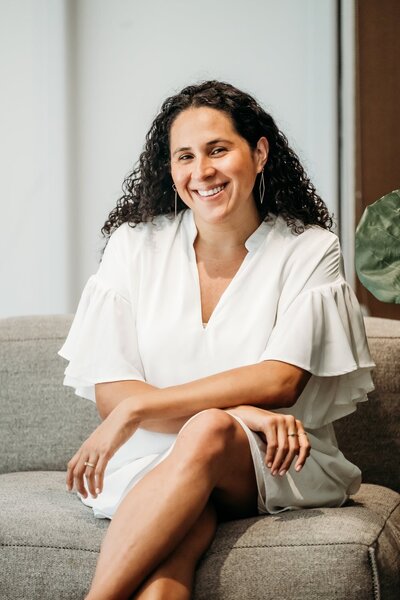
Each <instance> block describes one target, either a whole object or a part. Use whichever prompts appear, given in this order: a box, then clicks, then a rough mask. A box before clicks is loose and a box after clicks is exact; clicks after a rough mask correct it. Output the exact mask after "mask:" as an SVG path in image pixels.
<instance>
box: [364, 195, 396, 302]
mask: <svg viewBox="0 0 400 600" xmlns="http://www.w3.org/2000/svg"><path fill="white" fill-rule="evenodd" d="M355 255H356V270H357V275H358V277H359V279H360V281H361V283H362V284H363V285H364V286H365V287H366V288H367V290H369V291H370V292H371V294H373V295H374V296H375V297H376V298H378V300H382V302H395V303H396V304H400V190H395V191H393V192H390V194H387V195H386V196H383V198H380V200H377V201H376V202H374V203H373V204H371V205H370V206H368V207H367V208H366V209H365V211H364V213H363V216H362V217H361V220H360V222H359V224H358V227H357V230H356V245H355Z"/></svg>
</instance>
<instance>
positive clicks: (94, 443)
mask: <svg viewBox="0 0 400 600" xmlns="http://www.w3.org/2000/svg"><path fill="white" fill-rule="evenodd" d="M138 427H139V421H138V419H135V417H134V416H133V415H132V411H131V410H129V408H128V407H127V405H126V404H124V403H123V402H121V403H120V404H119V405H118V406H117V407H116V408H114V410H113V411H112V412H111V413H110V414H109V415H108V417H107V418H106V419H104V421H103V422H102V423H101V425H99V427H97V429H95V430H94V432H93V433H92V434H91V435H90V436H89V437H88V439H87V440H86V441H85V442H84V443H83V444H82V446H81V447H80V448H79V450H78V452H76V454H74V456H73V457H72V458H71V460H70V461H69V463H68V469H67V477H66V483H67V489H68V490H69V491H71V490H72V489H74V488H75V490H76V491H77V492H79V493H80V494H82V496H83V497H84V498H86V497H87V491H86V489H85V486H84V483H83V477H86V481H87V485H88V488H89V492H90V494H91V495H92V496H93V497H94V498H96V497H97V495H98V494H100V493H101V492H102V490H103V480H104V471H105V468H106V466H107V463H108V461H109V460H110V458H111V457H112V456H113V454H115V452H116V451H117V450H118V448H119V447H120V446H122V444H123V443H124V442H125V441H126V440H127V439H128V438H130V437H131V436H132V435H133V433H134V432H135V431H136V429H137V428H138Z"/></svg>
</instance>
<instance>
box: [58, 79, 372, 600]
mask: <svg viewBox="0 0 400 600" xmlns="http://www.w3.org/2000/svg"><path fill="white" fill-rule="evenodd" d="M124 192H125V194H124V196H123V197H122V198H121V199H120V200H119V202H118V204H117V207H116V208H115V209H114V210H113V211H112V212H111V213H110V216H109V219H108V221H107V222H106V224H105V226H104V228H103V232H104V233H105V234H106V235H107V236H109V241H108V245H107V247H106V250H105V253H104V256H103V260H102V263H101V265H100V268H99V271H98V273H97V274H96V275H94V276H92V277H91V278H90V280H89V282H88V284H87V286H86V288H85V290H84V292H83V295H82V299H81V302H80V304H79V307H78V311H77V314H76V316H75V320H74V323H73V325H72V328H71V331H70V333H69V336H68V339H67V341H66V343H65V345H64V346H63V348H62V350H61V351H60V353H61V355H62V356H64V357H65V358H67V359H68V360H69V361H70V363H69V366H68V367H67V369H66V377H65V381H64V383H65V384H66V385H72V386H74V387H75V388H76V389H77V393H78V394H80V395H81V396H83V397H87V398H90V399H92V400H95V401H96V404H97V407H98V411H99V413H100V415H101V417H102V418H103V419H104V420H103V422H102V423H101V425H100V426H99V427H98V428H97V429H96V430H95V431H94V432H93V434H92V435H91V436H90V437H89V438H88V439H87V440H86V441H85V442H84V444H83V445H82V446H81V448H80V449H79V450H78V452H77V453H76V454H75V456H74V457H73V458H72V459H71V461H70V463H69V465H68V473H67V487H68V489H70V490H71V489H72V488H75V489H76V490H77V491H78V493H79V494H80V496H81V498H82V500H83V502H84V503H85V504H87V505H89V506H92V508H93V510H94V513H95V515H96V516H99V517H107V518H112V519H113V520H112V522H111V524H110V527H109V528H108V531H107V534H106V537H105V540H104V543H103V545H102V549H101V553H100V558H99V561H98V566H97V570H96V573H95V576H94V580H93V582H92V586H91V589H90V591H89V594H88V596H87V598H88V599H89V600H92V599H96V600H100V599H102V598H107V599H108V600H110V599H111V598H119V599H121V598H128V597H130V596H131V594H136V595H135V596H134V597H135V598H140V599H141V600H145V599H150V598H151V599H155V598H163V599H164V598H174V599H175V600H179V599H186V598H189V597H190V592H191V588H192V583H193V574H194V569H195V566H196V563H197V561H198V560H199V558H200V556H201V555H202V554H203V553H204V552H205V550H206V549H207V547H208V546H209V544H210V543H211V541H212V539H213V536H214V533H215V529H216V525H217V523H218V521H220V520H223V519H235V518H240V517H249V516H252V515H256V514H257V513H275V512H278V511H281V510H288V509H296V508H303V507H310V506H340V505H342V504H343V503H344V502H345V501H346V500H347V498H348V496H349V494H351V493H354V492H355V491H356V490H357V489H358V487H359V485H360V471H359V470H358V468H357V467H356V466H354V465H352V464H351V463H349V462H348V461H347V460H346V459H345V458H344V456H343V455H342V454H341V452H340V451H339V450H338V448H337V443H336V439H335V434H334V430H333V426H332V422H333V421H334V420H335V419H338V418H339V417H342V416H344V415H346V414H348V413H350V412H352V411H353V410H355V405H356V403H357V402H359V401H362V400H365V399H366V393H367V392H368V391H370V390H371V389H372V388H373V386H372V382H371V377H370V369H371V368H372V367H373V363H372V361H371V358H370V355H369V352H368V347H367V343H366V338H365V333H364V328H363V321H362V317H361V314H360V311H359V307H358V304H357V301H356V299H355V297H354V294H353V293H352V291H351V290H350V288H349V287H348V286H347V284H346V282H345V281H344V279H343V275H342V270H341V256H340V248H339V244H338V240H337V237H336V236H335V235H334V234H332V233H331V232H330V231H329V229H330V226H331V219H330V217H329V214H328V212H327V209H326V207H325V205H324V203H323V202H322V200H321V199H320V198H319V197H318V196H317V194H316V192H315V189H314V187H313V186H312V185H311V183H310V181H309V180H308V179H307V177H306V175H305V173H304V171H303V169H302V167H301V165H300V163H299V161H298V159H297V157H296V156H295V154H294V153H293V152H292V150H290V148H289V147H288V144H287V140H286V138H285V137H284V136H283V135H282V133H281V132H280V131H279V130H278V129H277V127H276V125H275V123H274V121H273V119H272V118H271V117H270V116H269V115H268V114H267V113H266V112H265V111H264V110H263V109H262V108H261V107H260V106H259V105H258V104H257V103H256V101H255V100H254V99H253V98H251V97H250V96H248V95H247V94H245V93H243V92H241V91H239V90H237V89H236V88H234V87H233V86H231V85H228V84H225V83H220V82H217V81H210V82H206V83H203V84H200V85H197V86H190V87H187V88H185V89H184V90H182V92H181V93H179V94H177V95H176V96H173V97H171V98H168V99H167V100H166V101H165V102H164V104H163V106H162V109H161V111H160V114H159V115H158V116H157V117H156V119H155V121H154V123H153V125H152V127H151V129H150V131H149V134H148V136H147V138H146V145H145V149H144V152H143V153H142V155H141V157H140V160H139V164H138V167H137V168H136V169H135V170H134V171H133V173H132V174H131V175H130V176H129V177H128V179H127V180H126V181H125V186H124ZM305 428H306V429H307V432H306V430H305Z"/></svg>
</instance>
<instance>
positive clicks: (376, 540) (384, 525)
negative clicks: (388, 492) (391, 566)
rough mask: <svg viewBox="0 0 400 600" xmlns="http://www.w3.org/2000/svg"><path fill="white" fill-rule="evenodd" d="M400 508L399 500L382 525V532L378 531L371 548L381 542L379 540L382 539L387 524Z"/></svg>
mask: <svg viewBox="0 0 400 600" xmlns="http://www.w3.org/2000/svg"><path fill="white" fill-rule="evenodd" d="M399 506H400V500H398V502H397V503H396V505H395V506H394V507H393V508H392V510H391V511H390V512H389V514H388V515H387V517H386V518H385V520H384V523H383V525H382V527H381V528H380V530H379V531H378V533H377V534H376V536H375V539H374V541H373V542H372V543H371V544H370V545H371V546H374V545H376V544H377V543H378V542H379V538H380V537H381V535H382V533H383V531H384V529H385V527H386V524H387V522H388V521H389V519H390V517H391V516H392V514H393V513H394V511H395V510H396V509H397V508H398V507H399Z"/></svg>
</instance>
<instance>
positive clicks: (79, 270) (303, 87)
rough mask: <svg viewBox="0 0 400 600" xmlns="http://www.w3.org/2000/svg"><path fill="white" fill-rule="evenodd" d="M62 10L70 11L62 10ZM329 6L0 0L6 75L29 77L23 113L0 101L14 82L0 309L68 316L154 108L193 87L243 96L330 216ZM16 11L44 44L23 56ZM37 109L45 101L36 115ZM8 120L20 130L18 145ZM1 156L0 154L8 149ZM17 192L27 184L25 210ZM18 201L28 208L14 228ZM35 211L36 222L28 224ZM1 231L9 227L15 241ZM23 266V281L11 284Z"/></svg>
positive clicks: (332, 82) (306, 0)
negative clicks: (267, 118) (220, 85)
mask: <svg viewBox="0 0 400 600" xmlns="http://www.w3.org/2000/svg"><path fill="white" fill-rule="evenodd" d="M16 4H18V8H16V6H15V5H16ZM33 5H35V7H36V10H33ZM38 5H40V6H42V10H41V11H38V10H37V6H38ZM22 6H23V7H24V8H22ZM64 6H67V7H68V13H69V14H67V13H66V12H65V13H64V14H63V7H64ZM335 8H336V2H335V1H334V0H302V2H298V0H282V1H278V0H248V1H247V2H246V3H244V2H243V1H242V0H220V1H219V2H215V0H202V2H188V1H187V0H186V1H184V0H168V1H165V0H153V1H152V2H148V3H145V2H142V1H140V2H139V0H137V1H136V0H69V2H68V0H64V2H62V1H61V0H47V1H45V0H41V1H40V2H38V1H37V0H36V1H31V2H29V1H28V0H24V1H20V2H19V3H14V2H13V1H12V0H6V1H5V2H4V1H3V2H2V4H0V20H3V21H4V19H1V17H3V16H4V13H7V18H8V20H9V33H8V37H7V40H6V44H7V47H8V46H11V49H12V56H14V58H13V61H12V63H11V68H10V71H11V73H10V75H13V73H14V72H15V71H16V70H17V68H16V66H17V64H18V65H20V68H19V70H20V71H21V73H22V74H25V75H26V74H27V73H28V72H29V71H30V70H31V68H32V69H36V70H41V71H42V79H37V78H34V80H33V82H32V83H31V85H30V87H29V89H28V90H25V98H28V100H29V101H33V108H32V109H31V112H30V114H28V113H29V111H28V110H27V108H26V106H25V104H24V103H22V105H21V106H20V107H13V106H12V104H13V101H14V102H15V99H16V98H18V97H20V92H21V89H20V88H21V87H23V85H26V83H25V84H23V82H22V81H21V82H20V83H19V84H18V85H19V87H18V86H16V87H15V90H12V91H10V92H9V98H10V99H9V105H10V106H9V107H8V114H9V115H11V119H10V121H12V129H11V130H10V131H9V135H8V138H10V139H12V138H13V132H14V135H15V139H12V144H13V147H14V156H15V158H14V159H13V160H12V159H9V160H8V164H9V169H13V176H11V177H8V183H7V188H5V187H4V182H0V187H1V186H3V189H2V190H1V191H2V194H1V198H2V199H4V198H11V197H12V198H13V205H14V208H6V210H8V211H9V212H8V214H9V219H10V231H8V230H7V233H6V236H5V238H6V239H5V240H4V239H3V240H2V244H3V245H2V249H3V254H2V256H4V248H6V249H8V250H7V254H9V249H10V247H12V248H13V251H14V252H15V256H14V257H13V259H12V260H11V263H10V264H7V265H4V266H3V264H2V265H1V272H0V277H1V281H2V282H4V281H5V280H6V281H7V280H10V277H11V283H12V284H13V283H14V284H15V285H11V286H10V290H9V291H8V292H7V295H6V298H5V299H4V298H3V300H2V304H1V312H2V314H3V315H4V314H17V313H35V312H64V311H65V310H71V311H72V310H74V309H75V305H76V302H77V300H78V297H79V293H80V291H81V288H82V286H83V285H84V282H85V281H86V279H87V277H88V276H89V274H90V273H92V272H93V271H94V270H95V269H96V267H97V264H98V259H99V250H100V249H101V247H102V245H103V242H102V239H101V236H100V234H99V231H100V228H101V226H102V225H103V223H104V221H105V218H106V217H107V214H108V212H109V211H110V210H111V209H112V208H113V206H114V204H115V201H116V199H117V197H118V196H119V195H120V188H121V183H122V180H123V178H124V176H125V175H126V174H127V172H128V171H129V170H130V169H131V167H132V165H133V163H134V162H135V161H136V159H137V158H138V155H139V153H140V150H141V147H142V144H143V141H144V136H145V133H146V132H147V130H148V128H149V125H150V123H151V121H152V119H153V117H154V116H155V114H156V112H157V110H158V108H159V107H160V104H161V102H162V100H163V99H164V98H165V97H166V96H167V95H170V94H171V93H175V92H176V91H178V90H179V89H180V88H181V87H183V86H184V85H186V84H188V83H192V82H196V81H199V80H201V79H209V78H217V79H222V80H225V81H229V82H231V83H233V84H235V85H237V86H238V87H241V88H243V89H245V90H247V91H249V92H250V93H252V94H254V95H255V96H256V97H257V98H258V100H259V101H260V102H261V103H262V104H263V105H264V106H265V107H266V108H267V110H270V111H271V112H272V114H273V115H274V116H275V118H276V120H277V121H278V124H279V125H280V126H281V128H282V129H283V131H284V132H285V133H286V134H287V135H288V137H289V140H290V141H291V142H292V144H293V146H294V147H295V149H296V150H297V151H298V152H299V154H300V156H301V158H302V159H303V162H304V164H305V165H306V167H307V168H308V171H309V174H310V175H311V177H312V179H313V181H314V182H315V184H316V186H317V189H318V190H319V192H320V194H321V195H322V196H323V197H324V199H325V200H326V201H327V203H328V205H329V206H330V208H331V209H332V210H334V211H337V123H336V101H337V89H336V12H335ZM25 11H27V13H26V12H25ZM22 13H24V15H25V16H26V15H27V14H28V13H29V18H28V16H26V19H25V21H24V24H23V32H22V34H24V35H22V34H21V36H22V38H26V35H27V34H29V36H30V37H32V38H35V40H36V43H38V39H37V38H40V37H41V38H44V39H45V40H46V41H45V42H44V41H43V39H42V41H41V42H39V43H38V45H36V46H35V48H36V49H35V50H34V53H33V55H32V56H31V58H29V59H28V58H27V55H26V52H24V53H23V52H22V51H21V52H20V49H19V46H18V44H17V43H16V42H15V41H13V35H15V31H14V30H18V29H20V22H19V18H20V17H21V15H22ZM51 15H52V17H51ZM24 18H25V17H24ZM49 18H53V19H54V27H49ZM67 25H68V27H67ZM64 31H67V33H64ZM35 35H36V37H35ZM46 36H47V37H46ZM65 36H66V37H67V47H68V48H69V52H67V51H66V49H65V45H64V42H65ZM24 43H25V42H24ZM32 43H33V42H32ZM2 55H3V56H4V52H3V53H2ZM68 57H69V59H70V60H71V64H69V63H68V60H69V59H68ZM0 60H3V59H0ZM18 61H19V62H18ZM56 64H57V65H58V67H59V69H58V70H57V69H56V68H55V65H56ZM65 79H67V82H68V86H66V83H65ZM13 85H14V84H13ZM68 99H69V104H68V106H65V103H66V102H67V101H68ZM42 103H47V104H49V105H50V111H49V112H48V111H44V110H43V108H42ZM69 111H70V112H69ZM2 112H3V109H2ZM21 114H22V115H23V119H24V123H25V126H26V128H27V130H28V132H29V136H30V137H29V143H28V144H27V145H26V146H25V148H23V150H21V142H23V141H24V140H25V137H26V131H25V129H24V128H23V127H21V125H20V124H21V120H22V117H21ZM2 118H3V116H2ZM57 119H58V126H57V127H55V123H56V120H57ZM68 119H69V120H68ZM67 123H68V127H67ZM67 131H68V132H69V133H68V134H67ZM49 132H50V138H51V139H49V140H48V139H47V137H46V136H48V135H49ZM39 134H41V136H40V135H39ZM69 136H70V137H69ZM8 138H7V139H8ZM37 144H38V145H37ZM23 146H24V144H23ZM68 148H69V149H70V153H68ZM1 152H2V158H4V156H5V154H6V153H7V151H6V150H5V149H3V150H1ZM69 157H70V159H71V161H70V163H69V162H68V159H69ZM1 162H2V163H3V164H4V162H3V160H2V161H1ZM27 164H30V165H31V166H30V167H29V170H28V173H27ZM21 173H22V174H23V176H21ZM68 173H69V177H68V181H65V178H66V176H67V175H68ZM63 177H64V183H65V186H64V187H61V186H60V185H59V181H62V180H63ZM16 182H18V183H17V185H15V183H16ZM38 182H40V183H38ZM35 183H36V187H35ZM55 183H57V185H55ZM67 183H68V188H67V187H66V184H67ZM26 188H29V190H35V194H36V196H35V202H33V199H32V191H31V192H30V193H28V192H29V190H28V189H26ZM5 192H7V193H5ZM55 192H57V193H55ZM22 204H23V206H24V207H25V206H28V207H29V208H30V212H29V214H27V216H26V217H25V218H23V219H22V220H21V219H20V215H21V214H22V212H23V211H22V209H21V208H20V206H21V205H22ZM32 205H33V206H32ZM7 206H8V204H7ZM38 206H41V207H42V208H43V211H44V212H45V213H46V215H47V216H46V217H43V216H42V219H43V222H44V225H42V226H41V227H40V228H38V227H37V224H38V223H39V222H40V219H39V218H38V217H37V216H35V214H36V213H37V207H38ZM33 207H34V208H33ZM51 207H52V212H49V211H50V208H51ZM2 213H4V211H2ZM68 223H71V235H67V230H68ZM11 229H13V230H15V231H18V232H19V245H18V246H17V247H16V246H15V243H14V242H13V240H14V237H15V236H14V235H13V234H12V232H11ZM27 255H28V258H27ZM66 255H67V256H68V261H67V260H66ZM26 261H27V262H28V265H29V269H28V270H29V278H30V279H29V280H28V281H27V280H23V281H22V283H21V282H18V279H19V273H20V272H23V271H24V269H23V267H25V263H26ZM67 262H68V264H67ZM25 271H26V269H25ZM14 274H16V275H18V276H16V277H14ZM69 274H71V277H70V278H69ZM33 282H36V283H35V286H34V291H33V292H32V293H31V294H28V293H27V292H28V291H30V290H31V287H32V283H33Z"/></svg>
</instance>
